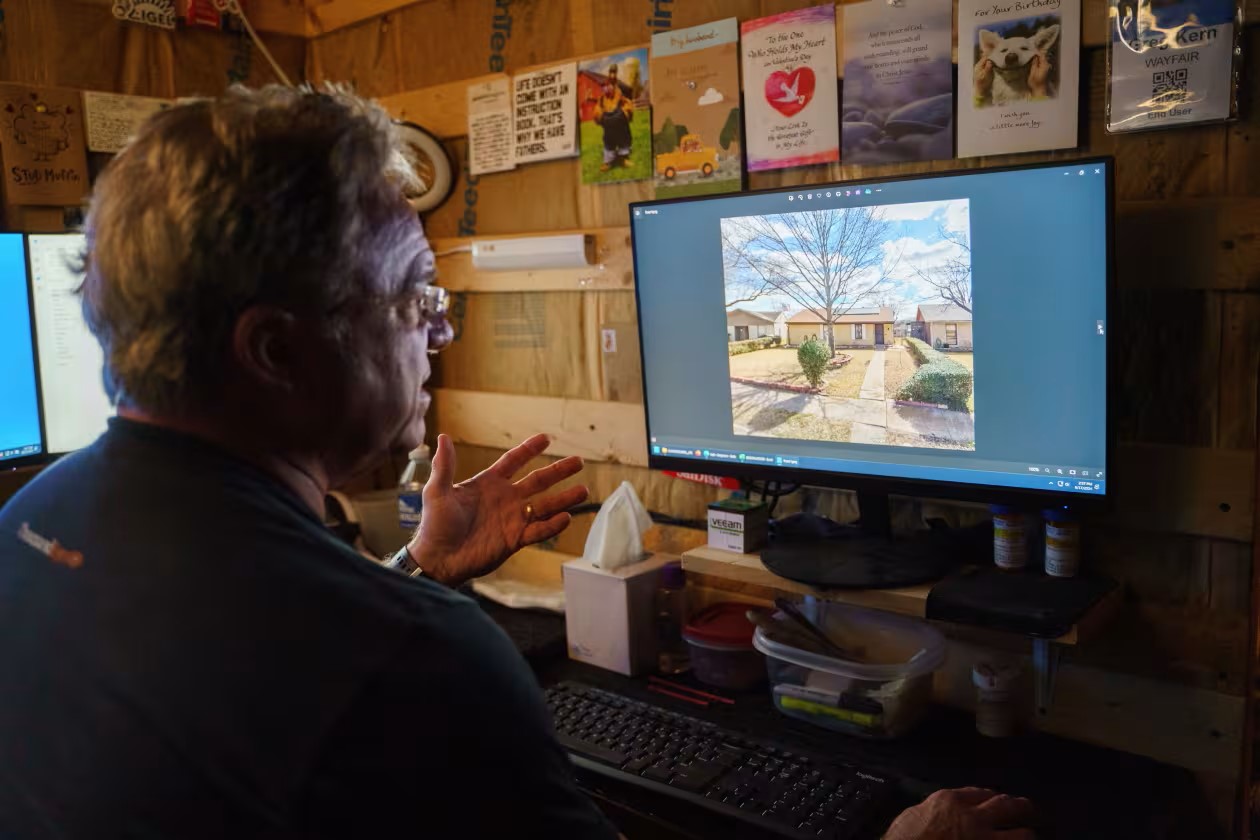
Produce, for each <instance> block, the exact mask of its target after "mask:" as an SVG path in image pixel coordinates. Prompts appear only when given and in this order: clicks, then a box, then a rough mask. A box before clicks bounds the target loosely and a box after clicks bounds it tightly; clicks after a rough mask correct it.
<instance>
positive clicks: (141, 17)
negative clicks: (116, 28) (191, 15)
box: [113, 0, 175, 29]
mask: <svg viewBox="0 0 1260 840" xmlns="http://www.w3.org/2000/svg"><path fill="white" fill-rule="evenodd" d="M113 11H114V17H116V18H118V19H119V20H125V21H128V22H130V23H143V24H145V25H146V26H157V27H159V28H161V29H174V28H175V2H174V0H114V7H113Z"/></svg>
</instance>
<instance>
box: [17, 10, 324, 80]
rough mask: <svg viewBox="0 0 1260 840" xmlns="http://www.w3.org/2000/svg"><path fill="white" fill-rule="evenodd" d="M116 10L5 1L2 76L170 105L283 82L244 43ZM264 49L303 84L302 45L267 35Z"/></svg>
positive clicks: (213, 32)
mask: <svg viewBox="0 0 1260 840" xmlns="http://www.w3.org/2000/svg"><path fill="white" fill-rule="evenodd" d="M110 5H111V4H110V2H109V0H58V2H55V3H54V2H47V0H6V2H5V3H4V27H5V38H4V41H3V47H0V75H2V76H3V78H4V79H6V80H10V81H19V82H28V83H31V84H44V85H58V86H61V87H73V88H80V89H88V90H108V91H117V92H119V93H131V94H137V95H142V96H167V97H170V96H193V95H206V94H215V93H219V92H220V91H222V90H223V89H224V88H226V87H227V85H228V84H229V82H230V81H231V80H232V79H234V78H237V77H238V76H242V75H243V77H244V80H245V82H246V83H247V84H251V85H261V84H266V83H268V82H273V81H276V79H275V77H274V76H273V74H272V71H271V68H270V67H269V66H268V65H267V63H266V61H265V60H264V59H263V57H262V56H261V55H258V54H256V50H254V48H253V46H252V44H249V45H248V48H247V41H242V40H241V38H242V36H241V35H238V34H236V33H231V32H220V31H217V30H208V29H178V30H175V31H174V32H168V31H165V30H159V29H155V28H153V27H149V26H141V25H139V24H132V23H123V22H121V21H118V20H116V19H115V18H114V17H113V15H112V14H111V13H110ZM264 42H265V43H266V44H267V45H268V47H269V48H270V49H271V51H272V53H273V55H275V57H276V60H277V61H278V62H279V63H280V65H281V67H282V68H284V69H285V72H286V73H288V74H289V75H290V77H291V78H293V79H301V78H302V66H303V59H304V55H305V51H306V44H305V41H304V40H303V39H301V38H294V37H285V36H278V35H267V36H264ZM229 76H231V78H229Z"/></svg>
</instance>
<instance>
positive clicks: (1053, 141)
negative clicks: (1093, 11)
mask: <svg viewBox="0 0 1260 840" xmlns="http://www.w3.org/2000/svg"><path fill="white" fill-rule="evenodd" d="M1080 52H1081V4H1080V0H959V3H958V156H959V157H977V156H979V155H996V154H1007V153H1011V152H1035V151H1040V150H1042V149H1070V148H1072V147H1074V146H1076V145H1078V143H1079V135H1078V130H1077V91H1078V90H1079V85H1080Z"/></svg>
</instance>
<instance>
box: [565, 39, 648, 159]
mask: <svg viewBox="0 0 1260 840" xmlns="http://www.w3.org/2000/svg"><path fill="white" fill-rule="evenodd" d="M648 75H649V74H648V51H647V48H646V47H640V48H639V49H637V50H626V51H625V52H620V53H611V54H609V55H604V56H600V57H599V58H592V59H590V60H589V61H583V62H582V63H581V64H580V65H578V116H579V118H580V119H581V138H582V183H583V184H607V183H611V182H615V181H641V180H643V179H644V178H650V177H651V175H652V112H651V107H650V104H649V103H650V101H651V99H650V91H649V89H648Z"/></svg>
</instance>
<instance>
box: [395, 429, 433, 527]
mask: <svg viewBox="0 0 1260 840" xmlns="http://www.w3.org/2000/svg"><path fill="white" fill-rule="evenodd" d="M431 468H432V465H431V464H430V462H429V447H428V446H426V445H424V444H423V443H422V444H420V445H419V446H417V447H416V448H415V449H413V450H411V454H409V455H408V456H407V466H406V467H405V468H404V469H403V474H402V477H401V478H400V479H398V526H399V527H400V528H402V529H403V530H404V531H406V532H407V533H408V534H413V533H415V530H416V529H417V528H419V527H420V508H421V506H422V504H423V500H422V494H423V492H424V483H425V482H426V481H428V480H429V471H430V469H431Z"/></svg>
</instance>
